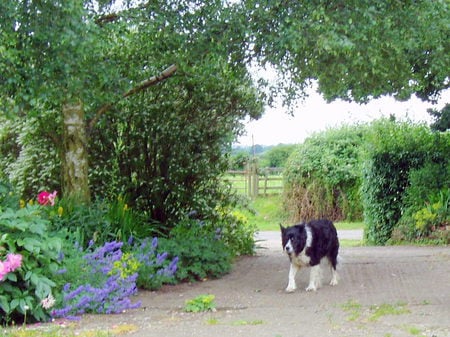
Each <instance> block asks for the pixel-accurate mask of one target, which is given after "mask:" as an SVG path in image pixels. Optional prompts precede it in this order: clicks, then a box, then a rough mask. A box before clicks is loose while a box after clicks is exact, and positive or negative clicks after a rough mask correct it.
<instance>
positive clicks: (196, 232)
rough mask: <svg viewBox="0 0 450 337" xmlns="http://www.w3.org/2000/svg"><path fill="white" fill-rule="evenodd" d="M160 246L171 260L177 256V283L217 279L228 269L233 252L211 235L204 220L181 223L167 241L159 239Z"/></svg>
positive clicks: (218, 237)
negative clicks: (210, 278)
mask: <svg viewBox="0 0 450 337" xmlns="http://www.w3.org/2000/svg"><path fill="white" fill-rule="evenodd" d="M208 227H209V228H208ZM159 247H160V249H161V250H162V251H166V252H168V254H169V257H171V258H173V257H175V256H178V270H177V273H176V274H175V278H176V280H177V281H178V282H180V281H195V280H203V279H205V278H209V277H213V278H216V277H219V276H222V275H224V274H226V273H228V272H229V271H230V270H231V263H232V261H233V253H232V251H231V250H230V248H228V247H227V246H226V245H225V243H224V242H223V241H222V240H221V239H220V233H214V232H211V227H210V225H208V224H206V223H205V222H203V221H197V220H191V221H186V222H183V223H180V224H179V225H178V226H176V227H175V228H174V229H173V230H172V232H171V235H170V237H169V239H160V240H159Z"/></svg>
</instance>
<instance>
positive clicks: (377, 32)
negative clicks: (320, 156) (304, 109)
mask: <svg viewBox="0 0 450 337" xmlns="http://www.w3.org/2000/svg"><path fill="white" fill-rule="evenodd" d="M240 4H241V7H239V8H240V11H238V13H239V14H240V16H239V18H240V21H238V23H235V25H236V26H238V25H239V24H241V25H242V24H243V23H244V22H245V23H246V24H247V27H248V28H247V29H248V31H249V33H248V35H247V36H248V44H247V45H248V46H250V48H249V49H250V55H249V58H251V59H252V60H253V61H254V60H258V62H259V63H260V64H262V65H267V64H271V65H273V66H274V67H275V69H276V70H277V71H278V72H279V73H280V74H282V76H280V77H281V78H280V80H279V83H276V89H275V90H274V95H276V94H277V93H279V89H280V88H282V89H284V91H283V94H284V98H285V100H286V101H287V102H289V101H292V100H293V99H294V98H297V97H298V96H302V95H305V91H306V90H305V89H306V88H307V87H308V86H309V84H310V83H311V81H312V80H316V81H317V82H318V85H319V91H320V92H321V93H322V94H323V95H324V96H325V98H326V99H327V100H330V101H331V100H334V99H337V98H340V99H344V100H352V101H357V102H367V101H368V100H370V99H372V98H377V97H380V96H382V95H393V96H395V97H396V98H397V99H407V98H409V97H410V96H411V95H412V94H417V96H419V97H420V98H422V99H427V100H433V99H435V98H436V96H437V95H438V94H439V92H441V91H442V90H444V89H446V88H448V86H449V82H448V71H447V69H449V68H450V63H449V62H450V59H449V58H448V55H449V53H450V50H449V48H450V46H449V44H448V43H446V42H445V41H447V35H448V17H449V9H448V2H446V1H414V2H392V1H379V2H376V3H375V2H372V1H339V2H329V1H319V2H317V1H306V2H305V1H290V2H286V1H282V0H275V1H260V0H249V1H245V2H241V3H240Z"/></svg>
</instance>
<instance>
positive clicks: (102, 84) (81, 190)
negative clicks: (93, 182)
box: [0, 0, 176, 202]
mask: <svg viewBox="0 0 450 337" xmlns="http://www.w3.org/2000/svg"><path fill="white" fill-rule="evenodd" d="M111 5H112V2H106V3H105V2H101V1H100V2H98V3H97V2H95V1H92V2H91V1H84V2H82V1H77V0H67V1H53V0H49V1H39V2H36V1H26V0H17V1H7V2H2V3H1V4H0V29H1V30H0V33H1V42H2V43H1V46H0V48H1V49H0V51H1V52H2V58H1V60H0V69H1V71H0V74H1V75H0V83H1V84H2V91H1V92H0V103H1V107H2V110H3V111H5V112H6V113H8V114H11V113H13V114H16V115H18V116H30V117H38V116H39V114H40V109H42V108H47V109H57V110H59V111H60V114H61V121H62V123H63V128H62V129H63V133H62V135H60V136H61V137H59V138H58V137H57V135H54V137H52V139H53V140H54V141H55V146H57V147H59V148H60V151H58V152H59V153H60V157H61V166H62V169H61V170H60V172H61V173H62V177H61V178H62V179H61V180H62V190H63V193H64V194H65V195H66V196H68V197H72V198H75V199H77V200H79V201H82V202H88V201H89V200H90V192H89V182H88V154H87V144H88V142H89V140H88V139H87V136H86V132H87V131H88V130H87V128H86V127H87V125H88V124H89V125H90V127H91V128H92V127H94V126H95V122H96V121H98V118H99V117H100V116H101V115H102V114H103V113H105V112H106V111H107V110H108V109H109V108H110V107H111V106H112V103H113V102H116V101H118V100H120V99H122V98H126V97H128V96H131V95H134V94H136V93H138V92H140V91H142V90H144V89H146V88H148V87H149V86H152V85H155V84H157V83H159V82H160V81H162V80H164V79H165V78H167V77H169V76H171V75H172V74H173V73H174V72H175V70H176V67H175V66H171V67H169V68H167V69H166V70H165V71H164V72H163V73H161V74H158V73H159V71H158V73H157V76H151V77H150V78H149V79H147V80H143V79H145V76H149V71H155V67H152V68H151V70H150V69H147V70H142V68H143V67H144V65H143V64H142V60H140V61H141V63H140V64H139V63H137V64H136V63H135V64H133V66H136V67H138V68H139V69H141V71H140V73H139V74H138V75H137V76H136V77H133V78H130V77H127V76H126V73H121V72H120V71H119V69H120V68H119V66H120V65H119V64H118V63H117V62H118V60H119V59H120V58H118V57H117V55H114V54H111V53H110V51H111V50H114V49H115V48H114V46H115V45H116V44H117V43H120V42H121V41H120V39H119V38H118V34H117V29H122V28H123V23H122V24H121V23H120V22H119V24H118V25H116V26H114V27H111V26H109V27H106V26H105V24H106V23H108V22H111V21H116V20H117V21H120V19H121V18H120V17H119V16H118V15H117V14H110V13H109V14H108V12H107V10H108V8H109V7H110V6H111ZM94 7H98V8H97V11H94ZM124 10H129V8H127V7H124ZM113 33H114V34H113ZM114 38H117V39H116V40H114ZM147 52H150V51H147ZM122 68H123V67H122ZM142 80H143V81H142ZM139 81H142V82H141V83H139ZM135 83H138V84H137V85H136V84H135ZM86 109H87V111H86ZM88 120H90V121H91V122H89V123H88V122H87V121H88Z"/></svg>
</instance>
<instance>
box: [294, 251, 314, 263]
mask: <svg viewBox="0 0 450 337" xmlns="http://www.w3.org/2000/svg"><path fill="white" fill-rule="evenodd" d="M291 261H292V263H295V264H296V265H298V266H301V267H306V266H309V262H310V261H311V258H310V257H309V256H308V255H306V254H305V250H302V251H301V252H300V254H298V255H296V256H293V257H292V260H291Z"/></svg>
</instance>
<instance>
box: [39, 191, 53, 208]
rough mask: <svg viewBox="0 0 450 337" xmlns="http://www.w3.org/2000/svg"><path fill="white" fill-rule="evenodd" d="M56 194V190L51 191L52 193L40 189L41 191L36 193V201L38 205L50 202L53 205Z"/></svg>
mask: <svg viewBox="0 0 450 337" xmlns="http://www.w3.org/2000/svg"><path fill="white" fill-rule="evenodd" d="M56 194H58V192H56V191H53V193H50V192H47V191H42V192H41V193H39V194H38V203H39V204H40V205H48V204H50V205H51V206H54V205H55V199H56Z"/></svg>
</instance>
